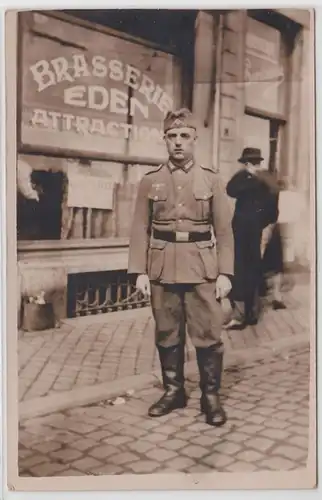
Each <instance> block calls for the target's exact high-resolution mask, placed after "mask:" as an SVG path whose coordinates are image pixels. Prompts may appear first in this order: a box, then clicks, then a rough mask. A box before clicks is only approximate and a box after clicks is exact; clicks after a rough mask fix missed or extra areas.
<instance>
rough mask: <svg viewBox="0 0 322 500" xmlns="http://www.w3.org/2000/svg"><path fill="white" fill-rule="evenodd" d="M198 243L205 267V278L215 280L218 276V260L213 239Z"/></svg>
mask: <svg viewBox="0 0 322 500" xmlns="http://www.w3.org/2000/svg"><path fill="white" fill-rule="evenodd" d="M196 245H197V247H198V250H199V255H200V257H201V260H202V262H203V265H204V268H205V278H207V279H210V280H213V279H216V278H217V276H218V262H217V253H216V248H215V244H214V242H213V241H197V242H196Z"/></svg>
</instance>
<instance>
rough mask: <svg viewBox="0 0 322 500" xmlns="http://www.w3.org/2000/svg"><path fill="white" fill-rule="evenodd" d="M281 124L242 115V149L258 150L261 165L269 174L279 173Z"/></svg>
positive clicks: (276, 121) (268, 119) (270, 119)
mask: <svg viewBox="0 0 322 500" xmlns="http://www.w3.org/2000/svg"><path fill="white" fill-rule="evenodd" d="M281 126H282V124H281V122H280V121H279V120H276V119H274V118H267V117H260V116H254V115H251V114H247V113H245V114H244V127H243V128H244V137H243V147H244V148H246V147H253V148H259V149H260V150H261V153H262V156H263V158H264V160H263V165H264V166H265V168H267V169H268V170H269V171H270V172H274V171H277V172H279V173H281V172H280V161H279V158H280V154H279V153H280V151H279V145H280V135H281Z"/></svg>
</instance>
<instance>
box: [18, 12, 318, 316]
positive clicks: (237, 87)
mask: <svg viewBox="0 0 322 500" xmlns="http://www.w3.org/2000/svg"><path fill="white" fill-rule="evenodd" d="M23 23H24V24H23V29H22V30H21V31H20V33H19V37H20V46H25V49H26V48H28V51H29V52H28V51H26V50H24V51H22V54H20V73H21V75H20V78H19V81H18V102H19V109H20V111H21V115H20V119H21V122H20V123H19V124H20V126H21V128H20V132H19V131H18V135H19V136H20V137H19V151H18V162H26V163H29V164H30V165H32V168H33V170H34V171H45V172H46V171H50V172H54V173H55V172H61V173H62V174H63V176H64V179H65V181H64V182H65V184H64V186H65V188H64V189H65V190H64V191H63V198H62V215H61V217H62V228H61V233H60V235H59V236H58V238H56V241H48V239H47V240H46V239H45V240H39V239H38V240H37V238H33V237H32V236H30V235H29V237H27V238H26V240H27V241H25V238H24V237H21V238H20V240H23V241H18V261H19V263H18V274H19V283H20V288H19V290H20V298H21V296H22V295H24V296H25V295H27V296H28V295H29V294H33V293H37V292H39V291H40V289H42V290H44V291H45V292H47V294H48V295H49V297H51V298H52V300H53V302H54V303H55V307H56V311H57V316H58V317H65V316H66V314H67V312H66V311H67V287H68V276H69V275H70V274H75V273H76V274H77V273H83V272H97V271H106V270H117V269H119V270H126V268H127V246H128V236H129V230H130V226H131V218H130V217H129V214H131V213H133V208H134V203H135V198H136V193H137V187H138V183H139V181H140V179H141V177H142V175H144V172H145V171H146V170H147V169H150V168H151V166H153V165H157V164H158V163H160V162H161V161H162V160H163V159H164V157H165V153H166V152H165V148H164V145H162V142H161V141H160V140H158V139H156V135H155V134H156V132H155V131H156V130H157V129H158V128H160V126H161V122H162V116H163V114H162V113H163V112H164V110H165V108H164V109H163V111H162V110H160V109H158V107H157V106H155V105H154V104H153V103H152V105H151V106H153V111H152V112H151V113H150V114H149V118H148V119H145V120H143V118H142V109H143V112H144V110H146V109H148V110H150V108H151V106H150V107H149V106H148V107H144V106H143V108H142V109H141V111H140V109H139V110H138V115H137V116H141V119H140V120H138V122H137V123H135V120H134V125H137V126H138V127H143V129H144V127H150V131H151V128H152V129H155V131H154V132H153V133H154V136H153V137H152V136H151V137H152V139H153V140H154V141H155V147H151V143H150V148H147V147H146V144H147V138H146V133H147V129H145V136H144V134H143V136H144V137H143V136H142V140H137V141H136V142H134V143H133V144H129V143H128V142H127V141H126V137H123V139H120V138H115V137H114V139H113V137H109V138H107V139H106V138H102V137H98V136H99V134H93V133H92V134H88V135H87V136H86V138H84V137H82V136H79V135H78V136H77V135H76V134H73V135H71V132H70V131H69V133H68V134H67V135H66V133H65V134H62V133H58V132H57V131H56V134H52V133H50V131H49V130H48V127H47V128H46V127H41V123H40V125H39V123H38V125H39V126H38V127H36V128H35V127H33V125H35V124H36V125H37V123H36V122H37V120H36V121H35V119H34V120H33V117H32V111H33V110H35V109H38V108H41V107H44V106H45V107H46V106H47V107H48V109H47V110H46V113H47V115H46V116H47V118H48V112H50V111H54V112H62V113H64V112H65V113H70V114H73V112H72V111H71V108H70V107H69V108H68V107H67V108H66V106H65V107H64V106H62V104H61V101H59V99H60V98H61V97H62V95H63V91H62V89H64V88H65V89H66V88H67V87H66V86H65V87H64V82H62V83H60V85H57V86H56V87H54V86H53V87H52V88H55V90H54V91H53V92H51V94H50V96H49V99H43V101H41V98H40V94H39V93H37V92H35V89H34V90H32V86H31V85H29V87H26V81H28V78H29V82H30V73H28V68H30V66H31V65H32V64H35V62H36V61H37V60H41V59H43V52H42V50H41V44H39V40H41V41H43V43H47V44H48V47H49V48H50V50H49V53H50V51H51V53H52V58H53V57H54V55H56V57H58V56H64V54H66V52H64V50H62V49H61V48H62V47H66V45H67V46H69V48H68V50H67V55H68V54H69V55H70V54H75V53H77V54H78V55H79V56H81V54H83V53H84V50H85V49H86V50H85V52H88V51H89V53H90V54H91V55H92V56H93V55H94V56H95V54H96V55H98V56H101V55H104V54H105V55H107V56H108V57H110V58H113V57H115V58H117V54H120V53H121V52H122V50H123V49H122V47H124V45H122V43H124V42H122V43H121V41H118V38H117V37H116V38H110V37H109V35H108V33H105V34H104V33H97V32H96V31H95V30H96V28H95V27H94V25H92V26H91V25H88V24H87V25H86V26H85V27H84V26H79V23H78V22H77V21H76V20H75V24H73V23H71V24H70V26H71V29H70V30H67V31H66V29H64V30H63V29H62V27H61V24H60V23H61V21H59V19H55V20H54V24H55V26H56V28H57V29H56V31H55V34H54V33H51V31H50V30H49V31H48V26H49V24H48V20H47V24H46V19H45V18H44V17H41V16H40V17H39V16H38V17H37V16H36V18H35V17H33V14H32V13H25V14H24V20H23ZM247 23H248V14H247V11H245V10H239V11H232V12H229V13H225V14H221V15H220V14H219V13H209V12H205V11H199V12H198V14H197V16H196V21H195V29H194V38H195V42H194V74H193V88H192V109H193V112H194V113H195V115H196V117H197V120H198V125H199V140H198V143H197V159H198V161H200V162H201V163H204V164H207V165H209V166H212V167H213V168H214V169H215V170H218V171H219V172H220V175H221V177H222V179H223V182H224V184H225V183H227V182H228V180H229V179H230V177H231V176H232V175H233V174H234V173H235V172H236V171H237V169H238V168H239V167H240V164H239V163H238V161H237V159H238V157H239V155H240V153H241V151H242V148H243V147H244V146H245V130H246V131H247V126H246V125H247V123H248V122H247V120H248V119H249V118H248V117H249V115H247V116H246V115H245V110H246V108H247V92H248V91H247V86H246V84H245V61H246V58H247V49H246V38H247V29H248V28H247V26H248V24H247ZM52 26H53V25H52ZM57 33H58V35H59V36H58V35H57ZM66 33H68V35H67V38H68V40H66V39H65V38H66ZM124 35H126V34H124ZM120 36H121V39H122V35H120ZM37 37H38V39H37ZM36 40H38V42H37V41H36ZM44 40H45V42H44ZM57 40H58V41H57ZM77 40H78V42H77ZM79 40H82V44H83V45H84V47H80V46H78V47H76V45H77V43H78V45H79V43H80V42H79ZM97 40H99V42H98V41H97ZM106 40H109V44H110V45H111V47H112V48H111V50H110V52H109V53H108V54H106V43H105V41H106ZM111 40H112V42H113V43H114V49H113V43H112V42H111ZM94 42H95V43H94ZM132 42H133V39H130V40H128V42H126V43H127V44H128V45H127V50H128V53H127V55H126V57H127V58H128V59H129V61H128V62H131V58H132V62H133V64H135V58H136V59H137V61H136V64H137V65H139V67H141V66H142V64H143V65H145V66H144V68H145V67H146V68H150V69H151V67H152V69H153V64H155V71H156V73H155V74H154V77H153V78H154V81H155V83H156V84H159V85H160V88H161V87H162V88H163V90H164V91H165V92H166V96H165V98H164V103H163V105H164V106H166V105H167V96H169V95H170V96H172V98H173V103H174V105H175V106H177V105H182V104H186V103H184V102H183V101H182V98H181V97H182V95H183V94H185V95H188V94H189V90H188V91H187V89H188V82H187V81H186V79H185V77H184V78H182V74H183V73H181V72H180V61H179V60H178V58H176V57H173V56H166V55H164V53H162V51H159V52H158V49H153V50H152V49H151V47H147V46H146V44H144V43H143V44H141V45H140V44H136V45H133V47H134V49H135V50H134V52H133V54H132V55H131V50H130V49H129V47H131V45H130V44H131V43H132ZM120 44H121V45H120ZM310 44H311V38H310V32H309V29H307V28H306V29H302V30H300V31H299V35H298V36H297V37H296V40H295V43H294V48H293V50H292V51H291V52H290V53H288V54H284V55H283V65H284V66H283V67H284V68H286V70H285V71H286V72H287V76H286V78H284V80H285V81H284V85H286V87H285V88H284V95H286V97H287V98H288V101H287V104H285V106H286V107H285V110H283V112H282V113H280V114H282V115H283V117H282V118H283V120H284V121H283V125H281V127H280V133H279V138H278V148H277V153H276V158H277V160H276V161H277V164H278V169H279V171H280V173H281V176H282V177H283V178H284V179H285V180H286V182H287V184H288V186H289V187H293V188H294V189H295V190H296V191H298V192H300V193H301V194H303V197H304V199H305V200H306V205H305V209H304V211H303V217H302V222H300V221H298V220H297V221H296V223H292V224H288V225H286V226H285V227H284V236H285V244H286V247H287V252H286V256H287V260H289V261H295V260H297V261H299V262H301V263H303V264H304V265H306V266H309V264H310V260H309V257H310V252H309V250H308V245H307V240H308V238H309V235H310V234H313V228H312V226H311V225H310V224H311V217H310V209H309V203H310V189H311V178H312V169H313V168H314V166H313V162H314V158H313V156H312V155H311V156H310V151H311V150H312V148H311V135H310V134H311V129H310V128H309V127H308V126H307V123H308V121H309V120H310V118H311V116H312V109H311V108H310V105H309V103H310V92H311V90H312V81H311V74H312V72H311V71H310V58H309V53H310V50H312V47H311V45H310ZM57 47H60V49H59V50H60V51H61V52H59V50H58V53H57ZM37 51H38V53H37ZM93 51H94V52H95V53H94V52H93ZM155 54H157V55H158V54H159V59H158V57H152V56H153V55H155ZM166 57H168V59H169V62H168V64H166V65H164V64H163V65H162V64H161V63H162V61H164V58H166ZM162 58H163V59H162ZM48 59H50V57H49V58H48ZM158 60H159V61H160V62H159V63H158ZM79 61H81V57H80V59H79ZM142 61H143V62H142ZM151 61H152V62H151ZM59 64H61V63H59V62H58V63H57V62H56V65H58V66H57V68H58V69H59ZM151 64H152V66H151ZM158 64H159V65H158ZM140 65H141V66H140ZM142 68H143V66H142ZM165 69H167V71H165ZM78 70H79V72H80V74H81V73H82V67H81V66H79V67H78ZM83 71H85V70H84V68H83ZM158 79H159V80H158ZM88 81H89V83H90V84H91V85H93V86H94V85H96V86H97V85H99V82H97V80H95V79H94V80H93V81H91V80H88V78H87V83H88ZM23 82H24V84H23ZM65 83H66V82H65ZM78 84H79V85H84V79H83V80H82V79H81V78H80V80H79V82H78ZM24 85H25V86H24ZM116 87H117V88H118V90H121V92H123V93H124V87H122V85H121V83H120V84H119V86H117V85H116ZM128 87H129V86H128ZM107 89H108V90H109V87H107ZM285 89H286V90H285ZM122 95H123V94H122ZM75 96H76V97H75ZM160 96H161V90H160V91H159V98H158V96H157V93H156V94H154V98H155V101H156V102H159V104H160ZM74 97H75V100H76V101H77V99H78V101H80V100H81V99H80V97H79V95H78V97H77V92H76V94H74ZM129 97H131V96H129ZM158 99H159V101H158ZM285 102H286V101H285ZM78 104H80V102H78ZM94 104H95V103H94ZM96 104H97V106H96V108H99V102H98V101H97V102H96ZM114 104H115V103H114ZM142 104H143V105H144V104H145V103H144V102H143V101H141V105H142ZM150 104H151V103H150ZM119 106H121V108H122V106H124V102H123V101H121V102H119ZM137 106H139V104H138V105H137ZM94 107H95V106H94ZM282 107H283V106H282ZM159 108H160V106H159ZM161 108H162V103H161ZM75 109H76V108H75ZM280 109H281V107H280V108H277V111H279V110H280ZM77 110H78V111H77ZM76 111H77V113H78V114H80V115H82V113H83V116H85V117H87V118H88V119H90V120H93V118H94V119H96V122H95V123H96V128H97V129H100V127H101V126H102V124H101V123H102V119H103V121H104V120H105V121H104V123H105V122H106V121H108V118H109V116H110V115H109V111H108V110H107V111H106V110H105V111H104V113H102V110H100V109H95V110H93V109H90V108H89V107H86V106H78V107H77V109H76ZM76 111H75V112H74V115H75V114H77V113H76ZM255 111H256V110H255ZM140 113H141V114H140ZM255 114H256V113H255ZM34 116H35V115H34ZM245 116H246V118H245ZM117 117H118V120H119V121H120V117H121V118H122V117H123V118H124V117H125V118H128V117H126V116H125V115H124V114H122V113H121V114H118V115H117ZM278 118H281V117H280V116H279V117H278ZM43 119H44V117H43V116H41V114H39V113H38V121H39V120H40V122H41V120H43ZM52 120H53V118H52ZM130 121H131V120H130ZM261 123H262V122H261ZM132 124H133V121H132ZM263 124H264V122H263ZM266 125H267V123H266V122H265V127H266ZM265 127H264V128H265ZM94 128H95V127H94ZM266 128H267V127H266ZM97 131H98V132H99V130H97ZM143 131H144V130H143ZM268 140H270V138H269V139H268ZM254 146H256V144H254ZM151 151H152V155H151ZM111 152H112V153H111ZM127 160H128V161H127ZM71 171H75V172H76V173H77V174H79V177H80V178H82V182H83V186H86V175H93V174H94V177H95V176H96V177H97V178H98V180H99V179H102V181H108V182H110V183H111V184H112V186H113V187H112V191H113V192H112V195H111V193H109V195H108V196H110V195H111V205H110V206H109V207H108V208H97V207H92V208H91V209H90V210H88V209H86V207H85V209H84V208H83V207H74V208H72V207H69V206H68V203H67V198H68V192H67V190H66V179H67V181H68V177H69V176H70V172H71ZM76 177H77V176H76ZM230 206H231V210H232V211H233V209H234V203H233V201H232V200H230ZM27 232H28V231H27ZM27 236H28V235H27ZM35 239H36V241H35ZM19 307H20V301H19V298H18V309H19Z"/></svg>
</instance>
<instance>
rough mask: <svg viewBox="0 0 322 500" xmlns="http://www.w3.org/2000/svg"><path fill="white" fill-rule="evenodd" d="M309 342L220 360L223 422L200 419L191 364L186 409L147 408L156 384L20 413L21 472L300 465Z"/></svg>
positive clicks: (221, 469)
mask: <svg viewBox="0 0 322 500" xmlns="http://www.w3.org/2000/svg"><path fill="white" fill-rule="evenodd" d="M309 374H310V370H309V348H308V347H306V348H301V349H299V348H296V349H288V350H284V351H283V352H281V353H279V354H276V355H272V354H270V355H268V356H266V358H264V359H262V360H261V361H258V362H255V363H249V364H248V365H247V366H243V367H240V366H237V367H234V368H232V369H227V370H226V371H225V373H224V377H223V387H222V400H223V403H224V405H225V408H226V410H227V414H228V421H227V423H226V425H224V426H223V427H220V428H214V427H211V426H209V425H206V424H205V422H204V416H202V415H200V412H199V397H200V393H199V389H198V387H197V383H198V379H197V374H196V373H195V374H194V375H193V376H192V377H190V379H189V381H188V383H187V384H186V387H187V389H188V393H190V394H189V396H190V397H189V401H188V406H187V408H185V409H182V410H177V411H175V412H173V413H171V414H169V415H166V416H164V417H161V418H157V419H153V418H149V417H148V416H147V408H148V406H149V405H150V404H151V403H152V402H153V401H155V400H156V399H157V398H158V397H159V396H160V394H161V391H160V388H157V387H149V388H145V389H141V390H140V391H138V392H137V393H135V394H134V395H133V396H132V397H130V398H129V399H128V400H127V401H126V402H125V403H124V404H122V405H119V406H110V405H109V404H108V402H107V401H101V402H99V403H95V404H92V405H87V406H83V407H73V408H70V409H66V410H64V411H55V412H52V413H51V414H49V415H46V416H41V417H38V418H31V419H29V420H25V421H24V422H23V423H21V425H20V430H19V471H20V475H22V476H25V477H30V476H34V477H39V476H81V475H94V476H98V475H104V474H131V473H132V474H133V473H136V474H149V473H160V474H162V473H166V472H167V473H171V472H172V473H173V472H175V473H190V474H192V473H200V472H211V471H218V472H244V473H247V472H252V471H265V470H266V471H283V470H298V473H299V474H300V473H301V469H304V468H305V466H306V460H307V455H308V435H309V405H308V402H309Z"/></svg>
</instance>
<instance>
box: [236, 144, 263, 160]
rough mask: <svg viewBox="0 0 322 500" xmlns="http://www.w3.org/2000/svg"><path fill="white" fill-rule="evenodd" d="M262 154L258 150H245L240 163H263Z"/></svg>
mask: <svg viewBox="0 0 322 500" xmlns="http://www.w3.org/2000/svg"><path fill="white" fill-rule="evenodd" d="M263 160H264V158H263V157H262V152H261V150H260V149H258V148H244V149H243V153H242V155H241V157H240V158H239V159H238V161H239V162H240V163H248V162H249V161H263Z"/></svg>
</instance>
